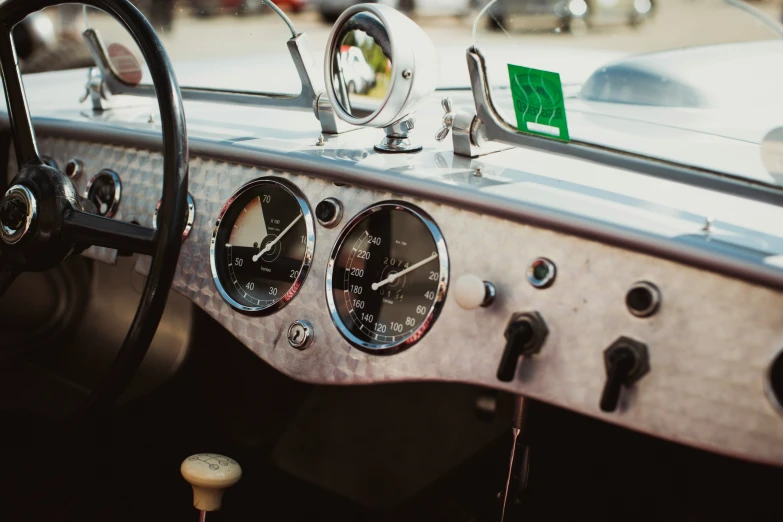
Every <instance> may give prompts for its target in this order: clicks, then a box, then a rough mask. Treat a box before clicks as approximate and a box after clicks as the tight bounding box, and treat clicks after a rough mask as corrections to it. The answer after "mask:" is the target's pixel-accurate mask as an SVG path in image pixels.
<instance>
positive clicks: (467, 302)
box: [454, 274, 495, 310]
mask: <svg viewBox="0 0 783 522" xmlns="http://www.w3.org/2000/svg"><path fill="white" fill-rule="evenodd" d="M454 298H455V299H456V300H457V304H458V305H460V307H462V308H464V309H465V310H473V309H474V308H478V307H479V306H488V305H489V304H490V303H491V302H492V300H493V299H494V298H495V287H494V286H493V285H492V283H490V282H488V281H482V280H481V278H480V277H478V276H475V275H473V274H465V275H462V276H460V278H459V279H457V283H456V284H455V285H454Z"/></svg>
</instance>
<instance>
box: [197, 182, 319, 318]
mask: <svg viewBox="0 0 783 522" xmlns="http://www.w3.org/2000/svg"><path fill="white" fill-rule="evenodd" d="M314 247H315V225H314V224H313V216H312V213H311V212H310V206H309V205H308V204H307V200H306V199H305V197H304V196H303V195H302V193H301V192H299V190H298V189H297V188H296V187H295V186H294V185H292V184H291V183H288V182H287V181H285V180H282V179H278V178H261V179H257V180H255V181H251V182H250V183H248V184H247V185H245V186H243V187H242V188H240V189H239V190H238V191H237V192H236V193H235V194H234V195H233V196H231V198H230V199H229V200H228V203H226V205H225V206H224V207H223V210H222V212H221V213H220V217H219V218H218V220H217V224H216V226H215V231H214V232H213V234H212V245H211V248H210V263H211V266H212V278H213V279H214V281H215V286H217V289H218V292H219V293H220V295H221V296H222V297H223V299H224V300H225V301H226V302H227V303H228V304H230V305H231V306H232V307H234V308H236V309H237V310H240V311H242V312H247V313H270V312H273V311H275V310H277V309H279V308H282V307H283V306H285V305H286V304H287V303H288V302H289V301H290V300H291V299H293V298H294V296H295V295H296V293H297V292H298V291H299V288H300V287H301V286H302V284H303V283H304V280H305V278H306V277H307V273H308V271H309V270H310V264H311V263H312V259H313V249H314Z"/></svg>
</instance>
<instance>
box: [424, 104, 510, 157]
mask: <svg viewBox="0 0 783 522" xmlns="http://www.w3.org/2000/svg"><path fill="white" fill-rule="evenodd" d="M440 103H441V106H442V107H443V112H444V114H443V125H442V127H441V128H440V130H439V131H438V133H437V134H436V135H435V139H436V140H438V141H443V140H445V139H446V136H448V135H449V131H451V141H452V144H453V146H454V154H456V155H458V156H465V157H468V158H477V157H479V156H483V155H485V154H490V153H492V152H498V151H501V150H506V149H510V148H511V146H509V145H504V144H501V143H495V142H492V141H489V140H488V139H487V138H486V133H484V132H483V130H484V126H483V124H482V123H481V120H479V119H478V117H476V111H475V110H468V109H460V110H458V111H456V112H455V111H454V110H453V108H452V103H451V98H449V97H446V98H443V99H442V100H441V102H440Z"/></svg>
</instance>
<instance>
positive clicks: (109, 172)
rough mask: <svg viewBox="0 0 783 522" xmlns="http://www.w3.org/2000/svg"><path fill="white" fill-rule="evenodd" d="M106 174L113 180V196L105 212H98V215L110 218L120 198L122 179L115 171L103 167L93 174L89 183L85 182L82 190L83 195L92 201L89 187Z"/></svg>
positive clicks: (114, 212) (115, 210) (115, 211)
mask: <svg viewBox="0 0 783 522" xmlns="http://www.w3.org/2000/svg"><path fill="white" fill-rule="evenodd" d="M107 176H108V177H109V178H111V180H112V181H113V182H114V197H113V198H112V202H111V205H110V206H109V208H108V210H106V214H100V212H99V215H103V217H107V218H110V217H114V215H115V214H116V213H117V208H118V207H119V206H120V199H122V181H121V180H120V177H119V176H118V175H117V173H116V172H114V171H113V170H109V169H103V170H102V171H100V172H99V173H97V174H96V175H95V176H93V177H92V179H91V180H90V181H89V183H87V188H86V189H85V190H84V197H85V198H87V199H89V200H90V201H92V199H91V198H90V189H91V188H92V187H93V185H94V184H95V182H96V181H98V179H100V178H103V177H107Z"/></svg>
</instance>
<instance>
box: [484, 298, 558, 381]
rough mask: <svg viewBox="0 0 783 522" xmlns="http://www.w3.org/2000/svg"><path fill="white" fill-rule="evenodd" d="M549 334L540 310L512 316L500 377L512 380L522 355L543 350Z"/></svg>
mask: <svg viewBox="0 0 783 522" xmlns="http://www.w3.org/2000/svg"><path fill="white" fill-rule="evenodd" d="M547 335H549V329H548V328H547V327H546V323H545V322H544V318H543V317H541V314H539V313H538V312H525V313H520V314H514V315H513V316H511V321H509V323H508V326H507V327H506V333H505V336H506V348H505V349H504V350H503V355H502V356H501V358H500V365H499V366H498V373H497V375H498V379H500V380H501V381H504V382H510V381H511V380H513V379H514V375H516V373H517V363H518V362H519V359H520V357H523V356H530V355H533V354H536V353H538V352H540V351H541V348H542V347H543V346H544V343H545V342H546V337H547Z"/></svg>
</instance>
